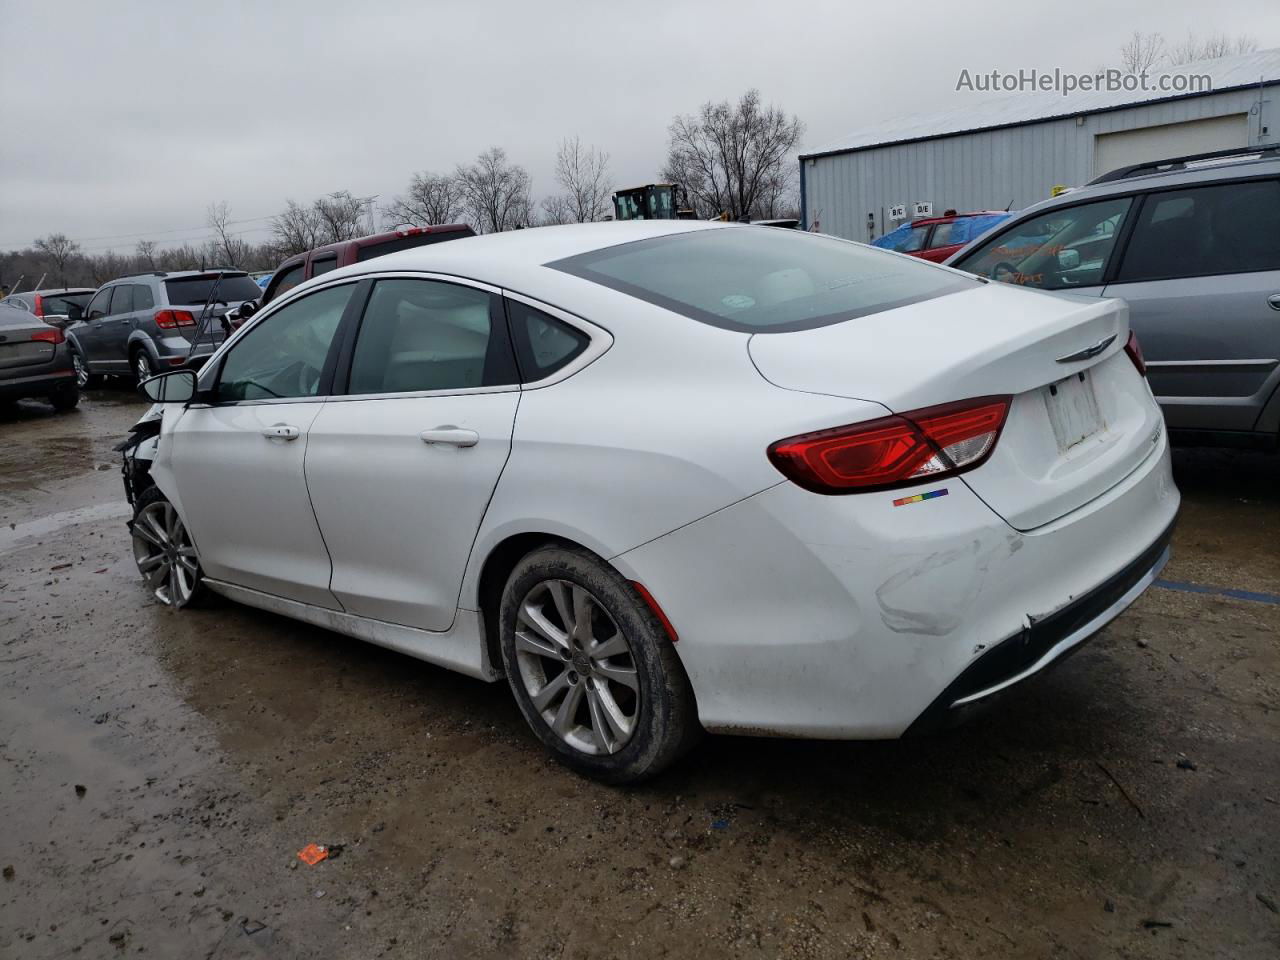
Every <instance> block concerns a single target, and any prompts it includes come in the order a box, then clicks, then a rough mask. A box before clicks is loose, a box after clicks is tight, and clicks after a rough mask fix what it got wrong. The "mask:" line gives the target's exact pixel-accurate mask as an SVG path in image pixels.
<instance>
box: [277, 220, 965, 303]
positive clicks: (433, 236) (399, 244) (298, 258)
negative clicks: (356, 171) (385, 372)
mask: <svg viewBox="0 0 1280 960" xmlns="http://www.w3.org/2000/svg"><path fill="white" fill-rule="evenodd" d="M475 235H476V232H475V231H474V230H472V229H471V228H470V227H468V226H467V225H466V224H465V223H444V224H440V225H439V226H433V227H408V228H406V229H404V230H392V231H390V232H388V233H374V234H370V235H369V236H367V237H356V239H354V240H343V241H341V242H340V243H330V244H327V245H326V246H323V247H316V248H315V249H314V250H308V251H307V252H306V253H299V254H297V255H295V256H292V257H290V258H289V259H288V260H286V261H285V262H284V263H282V264H280V266H278V267H277V268H276V272H275V273H274V274H272V276H271V282H270V283H268V284H267V289H266V291H265V292H264V293H263V295H262V305H263V306H266V305H267V304H268V303H270V302H271V301H272V300H274V299H275V298H276V297H278V296H280V294H282V293H284V292H285V291H286V290H292V289H293V288H294V287H296V286H297V285H298V284H300V283H302V281H304V280H310V279H311V278H312V277H318V276H320V274H322V273H328V272H329V271H330V270H337V269H338V268H339V267H349V266H351V264H353V263H363V262H364V261H365V260H372V259H373V258H374V257H380V256H382V255H383V254H385V253H396V252H397V251H400V250H408V249H410V248H412V247H424V246H426V245H427V244H429V243H440V242H442V241H445V240H458V239H461V238H462V237H474V236H475ZM975 236H976V234H975Z"/></svg>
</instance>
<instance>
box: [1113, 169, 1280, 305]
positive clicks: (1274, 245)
mask: <svg viewBox="0 0 1280 960" xmlns="http://www.w3.org/2000/svg"><path fill="white" fill-rule="evenodd" d="M1257 270H1280V180H1259V181H1254V182H1252V183H1228V184H1222V185H1220V186H1212V187H1196V188H1192V189H1187V190H1171V191H1169V192H1167V193H1153V194H1150V195H1148V196H1147V198H1146V200H1145V201H1144V203H1143V205H1142V213H1141V214H1140V215H1139V217H1138V222H1137V223H1136V224H1134V228H1133V236H1132V237H1131V238H1130V240H1129V245H1128V247H1127V248H1126V249H1125V254H1124V260H1123V261H1122V262H1121V264H1120V272H1119V274H1118V275H1117V276H1116V281H1117V282H1118V283H1126V282H1134V281H1139V280H1167V279H1170V278H1173V277H1203V276H1210V275H1213V274H1226V273H1246V272H1250V271H1257Z"/></svg>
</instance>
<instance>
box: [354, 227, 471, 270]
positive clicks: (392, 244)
mask: <svg viewBox="0 0 1280 960" xmlns="http://www.w3.org/2000/svg"><path fill="white" fill-rule="evenodd" d="M465 236H468V234H465V233H463V232H462V231H461V230H449V231H446V232H444V233H417V234H414V235H412V236H408V237H392V238H391V239H390V240H383V241H382V242H381V243H371V244H369V245H368V246H366V247H360V248H359V249H358V250H357V251H356V262H357V263H363V262H364V261H365V260H372V259H373V258H374V257H381V256H385V255H386V254H388V253H398V252H399V251H401V250H412V249H413V248H414V247H425V246H426V245H427V244H429V243H440V242H442V241H444V240H458V239H460V238H462V237H465Z"/></svg>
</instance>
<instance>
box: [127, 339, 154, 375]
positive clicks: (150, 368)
mask: <svg viewBox="0 0 1280 960" xmlns="http://www.w3.org/2000/svg"><path fill="white" fill-rule="evenodd" d="M129 369H130V370H132V371H133V379H134V382H135V383H142V381H143V380H146V379H148V378H149V377H154V376H155V375H156V365H155V364H154V363H152V362H151V354H149V353H147V348H146V347H135V348H134V350H133V352H132V353H131V354H129Z"/></svg>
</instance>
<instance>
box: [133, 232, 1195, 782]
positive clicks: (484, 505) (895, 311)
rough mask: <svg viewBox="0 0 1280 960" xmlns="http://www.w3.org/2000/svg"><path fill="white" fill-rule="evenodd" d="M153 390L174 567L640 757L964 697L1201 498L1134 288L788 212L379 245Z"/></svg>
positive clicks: (625, 768)
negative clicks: (958, 254)
mask: <svg viewBox="0 0 1280 960" xmlns="http://www.w3.org/2000/svg"><path fill="white" fill-rule="evenodd" d="M146 390H147V392H148V395H149V396H151V397H152V399H155V400H158V401H160V404H159V406H158V407H157V408H155V409H156V410H157V411H160V413H159V414H157V417H156V418H155V420H154V422H153V423H152V424H151V425H150V426H148V424H146V423H143V424H140V425H139V427H138V428H135V429H136V430H137V431H138V432H137V433H136V434H135V438H134V444H133V446H132V447H131V449H130V450H129V452H127V454H126V456H127V457H128V469H127V471H126V477H127V485H128V487H129V489H130V498H131V500H133V501H134V503H135V507H136V517H135V520H134V522H133V524H132V530H133V546H134V554H135V557H136V559H137V562H138V567H139V569H140V571H141V572H142V574H143V576H144V578H146V581H147V583H148V585H149V588H150V589H151V591H152V592H153V593H154V595H155V596H156V598H157V599H159V600H161V601H163V602H165V603H168V604H172V605H174V606H178V607H182V606H186V605H187V604H189V603H191V602H193V601H196V600H198V599H199V598H200V596H201V594H202V593H204V592H206V591H213V592H216V593H218V594H221V595H223V596H225V597H229V598H231V599H233V600H236V601H239V602H241V603H245V604H249V605H251V606H255V607H260V608H263V609H266V610H271V611H274V612H276V613H280V614H284V615H286V616H290V617H294V618H296V619H299V620H303V621H306V622H308V623H312V624H315V625H317V626H321V627H324V628H327V629H330V630H336V631H338V632H340V633H344V634H349V635H350V636H353V637H358V638H360V639H363V640H368V641H371V642H373V643H377V644H382V645H384V646H387V647H390V648H392V649H395V650H399V651H402V652H404V653H407V654H409V655H411V656H414V657H418V658H421V659H423V660H427V661H430V662H432V663H436V664H440V665H442V666H445V667H449V668H452V669H455V670H459V671H462V672H463V673H466V674H469V675H471V676H474V677H478V678H480V679H483V680H497V679H499V678H501V677H503V676H505V677H506V678H507V680H508V682H509V683H510V685H511V689H512V691H513V693H514V695H515V699H516V702H517V703H518V704H519V707H520V710H521V711H522V712H523V714H524V716H525V718H526V719H527V720H528V722H529V725H530V726H531V727H532V729H533V730H534V732H535V733H536V734H537V736H538V737H539V738H540V739H541V740H542V742H543V743H544V744H545V745H546V746H547V747H548V748H549V749H550V750H551V752H552V753H554V754H555V755H556V756H557V757H558V758H560V759H561V760H563V761H564V762H566V763H567V764H569V765H570V766H571V767H573V768H575V769H576V770H579V771H582V772H584V773H587V774H589V775H591V776H595V777H598V778H600V779H604V780H608V781H612V782H624V781H633V780H637V779H639V778H642V777H645V776H649V775H652V774H653V773H655V772H657V771H658V770H660V769H662V768H663V767H664V766H666V765H667V764H669V763H671V762H672V761H673V760H674V759H675V758H676V757H678V756H679V755H680V754H681V753H682V752H683V751H684V750H685V749H686V748H687V747H688V746H689V745H690V744H692V743H693V741H694V740H695V738H696V736H697V734H699V733H700V732H701V731H702V730H703V729H705V730H710V731H727V732H741V733H750V734H767V735H784V736H801V737H833V738H886V737H898V736H901V735H903V734H905V733H909V732H910V733H914V732H916V731H920V730H925V729H929V728H932V727H934V726H937V725H939V724H942V723H947V722H950V721H952V720H954V719H956V718H957V717H959V716H962V715H963V714H965V713H967V712H968V711H969V709H970V708H972V707H975V706H977V705H979V704H981V703H983V702H985V701H988V700H989V699H990V698H991V697H992V696H993V695H994V694H996V693H998V692H1000V691H1002V690H1004V689H1005V688H1007V687H1009V686H1011V685H1013V684H1016V683H1018V682H1019V681H1022V680H1024V679H1025V678H1027V677H1029V676H1031V675H1032V674H1034V673H1036V672H1037V671H1039V670H1041V669H1042V668H1044V667H1045V666H1047V665H1048V664H1050V663H1052V662H1053V661H1055V660H1057V659H1059V658H1060V657H1062V656H1063V655H1064V654H1066V653H1067V652H1069V651H1070V650H1071V649H1072V648H1074V647H1076V646H1078V645H1079V644H1080V643H1081V642H1082V641H1084V640H1085V639H1087V638H1088V637H1089V636H1090V635H1092V634H1093V633H1095V632H1096V631H1097V630H1098V629H1099V628H1101V627H1102V626H1103V625H1104V624H1105V623H1107V622H1108V621H1109V620H1111V619H1112V618H1113V617H1115V616H1116V615H1117V614H1118V613H1119V612H1120V611H1122V610H1123V609H1124V608H1125V607H1126V606H1127V605H1129V604H1130V603H1131V602H1132V601H1133V600H1134V599H1135V598H1136V597H1137V596H1138V595H1139V594H1140V593H1141V592H1142V590H1143V589H1145V587H1146V586H1147V585H1148V584H1150V583H1151V581H1152V580H1153V579H1154V578H1155V576H1156V574H1157V573H1158V572H1159V570H1160V569H1161V566H1162V565H1163V564H1164V563H1165V561H1166V559H1167V556H1168V543H1169V538H1170V533H1171V528H1172V523H1173V520H1174V516H1175V514H1176V512H1177V508H1178V499H1179V498H1178V492H1177V490H1176V488H1175V487H1174V485H1173V482H1172V479H1171V476H1170V468H1169V454H1168V446H1167V440H1166V435H1165V432H1164V429H1163V422H1162V420H1161V416H1160V410H1159V408H1158V407H1157V406H1156V404H1155V401H1154V400H1153V399H1152V395H1151V391H1150V390H1149V389H1148V387H1147V383H1146V380H1145V379H1144V376H1143V366H1142V358H1141V353H1140V351H1139V350H1138V348H1137V344H1136V341H1135V340H1133V339H1132V337H1131V335H1130V333H1129V329H1128V317H1127V310H1126V307H1125V306H1124V304H1123V303H1122V302H1119V301H1115V300H1101V299H1096V298H1095V299H1083V298H1067V297H1058V296H1052V295H1047V294H1043V293H1038V292H1031V291H1025V290H1018V289H1014V288H1011V287H1009V286H1007V285H1005V284H999V283H991V282H988V281H985V280H982V279H978V278H975V277H972V276H969V275H967V274H962V273H959V272H956V271H954V270H950V269H947V268H944V267H939V266H934V265H932V264H927V263H923V262H921V261H919V260H914V259H911V258H909V257H903V256H900V255H897V254H893V253H888V252H884V251H880V250H876V249H872V248H869V247H866V246H864V245H862V244H857V243H849V242H846V241H842V240H837V239H833V238H830V237H823V236H817V235H813V234H807V233H799V232H794V231H784V230H775V229H769V228H766V227H755V226H746V225H723V224H706V223H694V222H636V223H602V224H586V225H581V226H569V227H548V228H543V229H536V230H525V231H520V232H514V233H505V234H500V235H491V236H484V237H476V238H472V239H466V240H458V241H455V242H453V243H449V244H440V245H438V246H432V247H424V248H420V249H416V250H411V251H404V252H403V253H398V254H391V255H389V256H385V257H379V258H377V259H376V260H371V261H368V262H366V263H361V264H357V265H355V266H353V267H349V268H346V269H342V270H337V271H333V272H331V273H327V274H325V275H324V276H323V277H319V278H316V279H315V280H313V281H310V282H308V283H305V284H303V285H301V286H299V287H297V288H295V289H294V290H293V291H291V292H290V293H289V295H287V296H286V297H282V298H281V299H279V300H277V301H275V302H273V303H272V304H271V305H270V306H269V307H268V308H266V309H264V310H263V311H262V312H260V313H258V314H257V315H255V316H253V317H252V318H251V319H250V320H249V322H247V323H246V324H245V325H244V326H243V328H241V329H240V330H239V331H238V332H237V333H236V335H235V336H233V337H232V338H231V339H230V340H228V341H227V342H226V343H225V344H224V345H223V346H222V347H221V348H220V349H219V350H218V351H217V352H216V353H214V354H213V356H212V358H211V359H210V360H209V362H208V363H207V364H206V365H205V367H204V368H203V370H202V372H201V373H200V375H199V378H198V380H197V377H196V376H195V375H194V374H193V373H191V372H188V371H179V372H174V373H169V374H166V375H164V376H162V377H157V378H155V379H153V380H151V381H148V383H147V384H146ZM149 435H150V436H149ZM1084 709H1086V708H1085V707H1083V706H1082V710H1084Z"/></svg>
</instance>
